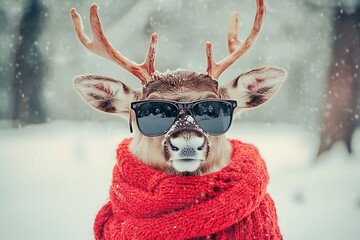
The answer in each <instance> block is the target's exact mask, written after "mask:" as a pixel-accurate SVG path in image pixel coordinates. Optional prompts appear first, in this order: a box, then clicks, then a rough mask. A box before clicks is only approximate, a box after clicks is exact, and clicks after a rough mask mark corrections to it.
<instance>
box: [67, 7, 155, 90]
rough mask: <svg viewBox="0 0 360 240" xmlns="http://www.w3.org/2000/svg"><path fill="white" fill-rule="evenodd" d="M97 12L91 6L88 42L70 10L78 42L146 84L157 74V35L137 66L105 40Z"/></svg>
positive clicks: (153, 37)
mask: <svg viewBox="0 0 360 240" xmlns="http://www.w3.org/2000/svg"><path fill="white" fill-rule="evenodd" d="M98 10H99V7H98V5H97V4H96V3H94V4H92V5H91V7H90V27H91V32H92V34H93V40H92V41H90V40H89V38H88V37H87V35H86V34H85V32H84V29H83V24H82V20H81V17H80V15H79V14H78V13H77V12H76V10H75V9H74V8H72V9H71V17H72V20H73V24H74V28H75V31H76V33H77V36H78V38H79V40H80V42H81V43H82V44H83V45H84V47H86V48H87V49H88V50H89V51H91V52H93V53H95V54H97V55H99V56H102V57H104V58H107V59H109V60H111V61H113V62H115V63H117V64H118V65H120V66H121V67H123V68H124V69H126V70H127V71H129V72H131V73H132V74H133V75H135V76H136V77H137V78H139V79H140V81H141V83H142V84H146V83H147V81H148V80H149V79H151V78H152V77H153V75H154V74H155V73H157V71H156V70H155V67H154V64H155V55H156V45H157V34H153V35H152V37H151V43H150V47H149V51H148V54H147V57H146V58H145V61H144V62H143V63H142V64H137V63H135V62H133V61H131V60H129V59H127V58H126V57H125V56H123V55H122V54H121V53H120V52H118V51H117V50H116V49H115V48H114V47H113V45H112V44H111V43H110V42H109V41H108V40H107V38H106V36H105V34H104V31H103V28H102V25H101V21H100V17H99V13H98Z"/></svg>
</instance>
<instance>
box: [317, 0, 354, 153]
mask: <svg viewBox="0 0 360 240" xmlns="http://www.w3.org/2000/svg"><path fill="white" fill-rule="evenodd" d="M334 14H335V17H334V18H333V19H334V22H333V29H334V30H333V31H334V39H333V47H332V54H331V55H332V56H331V62H330V66H329V70H328V78H327V86H326V96H325V104H324V109H323V115H322V126H321V142H320V147H319V152H318V155H320V154H321V153H323V152H324V151H327V150H329V149H330V148H331V147H332V145H333V144H334V143H335V142H337V141H343V142H345V144H346V146H347V150H348V152H349V153H351V152H352V149H351V138H352V135H353V132H354V130H355V127H356V121H357V118H358V117H357V116H358V115H357V108H358V106H357V102H358V99H357V98H358V97H359V96H358V89H359V88H358V87H359V86H358V85H359V80H360V79H359V78H360V74H359V65H360V4H358V5H357V6H355V7H354V8H353V9H351V10H350V11H344V8H342V7H341V4H339V5H337V6H335V7H334Z"/></svg>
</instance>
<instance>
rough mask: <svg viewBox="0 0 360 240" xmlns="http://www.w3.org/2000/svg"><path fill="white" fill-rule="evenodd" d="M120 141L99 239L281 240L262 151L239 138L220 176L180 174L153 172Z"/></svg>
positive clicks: (98, 229) (233, 142)
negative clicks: (268, 191)
mask: <svg viewBox="0 0 360 240" xmlns="http://www.w3.org/2000/svg"><path fill="white" fill-rule="evenodd" d="M130 142H131V139H126V140H124V141H123V142H122V143H120V145H119V147H118V149H117V163H116V165H115V167H114V171H113V179H112V184H111V188H110V199H109V201H108V202H107V203H106V204H105V205H104V206H103V207H102V208H101V210H100V211H99V213H98V214H97V216H96V219H95V224H94V232H95V239H96V240H119V239H273V240H278V239H282V236H281V233H280V231H279V227H278V223H277V216H276V211H275V207H274V202H273V201H272V199H271V198H270V196H269V194H267V193H266V186H267V184H268V181H269V176H268V173H267V170H266V166H265V163H264V161H263V160H262V159H261V157H260V155H259V152H258V150H257V149H256V148H255V147H254V146H252V145H248V144H245V143H242V142H239V141H237V140H230V143H231V145H232V153H231V160H230V162H229V164H228V166H226V167H225V168H223V169H222V170H220V171H218V172H214V173H210V174H206V175H202V176H177V175H172V174H169V173H164V172H161V171H158V170H155V169H153V168H151V167H149V166H147V165H146V164H144V163H142V162H141V161H139V160H138V159H137V158H136V157H135V156H133V155H132V154H131V152H130V151H129V149H128V146H129V143H130Z"/></svg>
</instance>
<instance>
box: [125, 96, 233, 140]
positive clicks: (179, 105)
mask: <svg viewBox="0 0 360 240" xmlns="http://www.w3.org/2000/svg"><path fill="white" fill-rule="evenodd" d="M212 101H215V102H225V103H228V104H230V106H231V114H230V124H229V127H228V128H227V129H226V130H225V131H224V132H223V133H219V134H212V133H209V132H207V131H205V130H204V129H202V128H201V126H200V124H199V123H198V122H197V121H196V119H195V117H194V116H193V111H192V109H193V106H194V105H196V104H199V103H201V102H212ZM150 102H164V103H169V104H172V105H174V106H175V107H176V109H177V115H176V117H175V119H174V121H173V122H172V123H171V125H170V126H169V127H168V128H167V129H166V130H165V131H164V132H162V133H159V134H144V132H143V131H141V129H140V127H139V122H138V117H137V113H136V109H137V108H138V107H139V106H140V105H141V104H142V103H150ZM236 107H237V101H236V100H224V99H218V98H213V99H212V98H210V99H201V100H196V101H191V102H177V101H172V100H165V99H149V100H141V101H135V102H132V103H131V105H130V108H131V109H132V110H133V111H134V113H135V118H136V124H137V126H138V129H139V131H140V132H141V133H142V134H143V135H144V136H147V137H156V136H161V135H164V134H166V132H167V131H169V129H170V128H171V126H172V125H173V124H174V122H175V121H176V119H177V118H178V116H179V113H180V111H181V110H182V109H187V110H189V111H190V113H191V114H190V116H192V117H193V118H194V120H195V121H196V123H197V124H198V126H199V127H200V128H201V129H202V130H203V131H204V132H206V133H207V134H209V135H212V136H218V135H222V134H224V133H226V132H227V131H228V130H229V128H230V126H231V124H232V119H233V113H234V110H235V108H236ZM129 121H130V122H129V124H130V132H132V125H131V119H130V120H129Z"/></svg>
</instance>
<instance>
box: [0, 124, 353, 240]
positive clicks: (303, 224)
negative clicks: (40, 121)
mask: <svg viewBox="0 0 360 240" xmlns="http://www.w3.org/2000/svg"><path fill="white" fill-rule="evenodd" d="M0 126H1V124H0ZM128 132H129V131H128V129H127V126H126V124H125V123H122V122H120V123H118V122H111V123H90V122H61V121H57V122H52V123H48V124H45V125H33V126H27V127H25V128H22V129H7V128H4V127H2V128H1V127H0V166H1V167H0V201H1V204H0V239H7V240H20V239H34V240H45V239H46V240H48V239H51V240H57V239H59V240H60V239H61V240H64V239H70V240H75V239H76V240H77V239H93V234H92V223H93V219H94V217H95V214H96V213H97V210H98V209H99V208H100V207H101V205H102V204H103V203H105V201H106V199H107V194H108V188H109V184H110V178H111V171H112V167H113V165H114V162H115V160H114V155H115V148H116V145H117V143H118V142H120V141H121V139H123V138H124V137H126V136H130V134H129V133H128ZM228 136H229V137H237V138H240V139H241V140H244V141H247V142H250V143H253V144H255V145H256V146H258V148H259V149H260V151H261V153H262V155H263V157H264V158H265V159H266V161H267V164H268V168H269V172H270V175H271V183H270V186H269V191H270V192H271V194H272V196H273V198H274V200H275V202H276V205H277V209H278V215H279V221H280V227H281V230H282V233H283V235H284V238H285V239H286V240H297V239H299V240H300V239H301V240H304V239H306V240H319V239H320V240H322V239H324V240H333V239H334V240H335V239H346V240H357V239H360V228H359V226H360V187H359V183H360V130H358V131H357V133H356V135H355V137H354V149H355V153H354V154H353V155H352V156H349V155H347V154H346V152H345V148H344V147H343V146H342V145H341V144H339V145H336V146H335V148H334V149H333V150H332V151H330V152H329V153H327V154H326V155H324V156H322V161H320V162H319V163H318V164H312V162H313V161H314V156H315V153H316V148H317V144H318V139H317V137H316V135H314V134H312V133H309V132H307V131H306V130H304V129H301V128H298V127H295V126H292V125H286V124H279V125H258V124H246V123H245V124H239V123H236V124H234V125H233V126H232V128H231V130H230V132H229V134H228Z"/></svg>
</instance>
